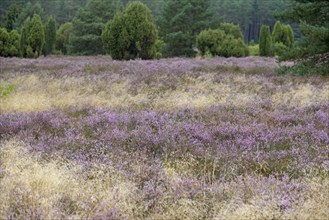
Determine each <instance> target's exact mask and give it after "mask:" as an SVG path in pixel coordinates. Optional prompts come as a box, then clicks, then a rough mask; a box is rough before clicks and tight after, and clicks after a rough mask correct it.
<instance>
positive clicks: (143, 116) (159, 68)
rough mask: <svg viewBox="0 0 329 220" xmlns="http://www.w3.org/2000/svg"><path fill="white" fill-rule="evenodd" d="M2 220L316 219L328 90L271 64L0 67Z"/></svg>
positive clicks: (323, 205)
mask: <svg viewBox="0 0 329 220" xmlns="http://www.w3.org/2000/svg"><path fill="white" fill-rule="evenodd" d="M0 64H1V66H0V219H328V218H329V78H328V76H321V75H313V76H294V75H279V74H277V73H276V72H275V68H277V67H278V66H279V65H278V64H277V63H276V61H275V59H272V58H256V57H246V58H209V59H182V58H173V59H161V60H153V61H142V60H136V61H112V60H111V59H110V58H109V57H106V56H99V57H47V58H39V59H18V58H0Z"/></svg>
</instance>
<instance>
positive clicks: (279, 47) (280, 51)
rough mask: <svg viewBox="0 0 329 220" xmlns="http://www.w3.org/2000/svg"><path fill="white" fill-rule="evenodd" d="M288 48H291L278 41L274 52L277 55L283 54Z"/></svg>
mask: <svg viewBox="0 0 329 220" xmlns="http://www.w3.org/2000/svg"><path fill="white" fill-rule="evenodd" d="M288 50H289V48H288V47H287V46H286V45H284V44H283V43H282V42H277V43H275V44H274V54H275V55H277V56H282V55H283V54H285V53H286V52H287V51H288Z"/></svg>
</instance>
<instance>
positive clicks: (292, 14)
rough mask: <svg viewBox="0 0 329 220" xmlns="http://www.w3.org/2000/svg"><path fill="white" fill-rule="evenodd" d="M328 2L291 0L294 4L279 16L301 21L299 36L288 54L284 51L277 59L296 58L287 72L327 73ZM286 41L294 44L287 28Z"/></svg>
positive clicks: (321, 0)
mask: <svg viewBox="0 0 329 220" xmlns="http://www.w3.org/2000/svg"><path fill="white" fill-rule="evenodd" d="M328 11H329V2H328V1H326V0H318V1H314V0H294V4H293V7H292V8H291V9H289V10H288V11H286V12H285V13H284V14H283V15H282V17H283V18H285V19H289V20H292V21H295V22H297V23H299V24H300V27H301V33H302V38H301V41H300V42H299V43H298V44H297V47H296V49H295V48H293V49H292V50H291V51H289V52H288V53H285V54H283V55H282V56H281V57H280V59H281V60H287V59H293V60H297V64H296V65H295V67H292V68H289V71H284V72H295V73H297V74H300V73H301V72H306V73H312V72H314V73H319V72H320V73H324V74H329V73H328V71H323V69H326V68H327V69H329V68H328V67H329V65H328V63H329V58H328V53H329V13H328ZM286 32H287V33H288V34H287V35H288V37H287V41H288V42H289V41H290V42H289V43H291V45H293V44H294V42H293V38H291V37H292V36H293V35H292V34H291V30H289V29H287V30H286Z"/></svg>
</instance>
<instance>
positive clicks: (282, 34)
mask: <svg viewBox="0 0 329 220" xmlns="http://www.w3.org/2000/svg"><path fill="white" fill-rule="evenodd" d="M272 41H273V43H274V44H275V43H283V44H284V45H285V46H286V47H288V48H292V47H293V45H294V41H295V40H294V31H293V30H292V28H291V26H290V25H289V24H288V25H282V24H281V23H280V21H277V22H276V23H275V25H274V29H273V32H272Z"/></svg>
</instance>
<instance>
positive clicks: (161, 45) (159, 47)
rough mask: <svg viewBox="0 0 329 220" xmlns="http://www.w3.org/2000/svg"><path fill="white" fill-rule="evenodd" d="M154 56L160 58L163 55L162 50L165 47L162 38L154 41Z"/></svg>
mask: <svg viewBox="0 0 329 220" xmlns="http://www.w3.org/2000/svg"><path fill="white" fill-rule="evenodd" d="M154 46H155V51H156V53H155V58H157V59H160V58H162V57H163V52H164V50H165V48H166V43H165V42H164V41H163V40H162V39H157V40H156V41H155V45H154Z"/></svg>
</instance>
